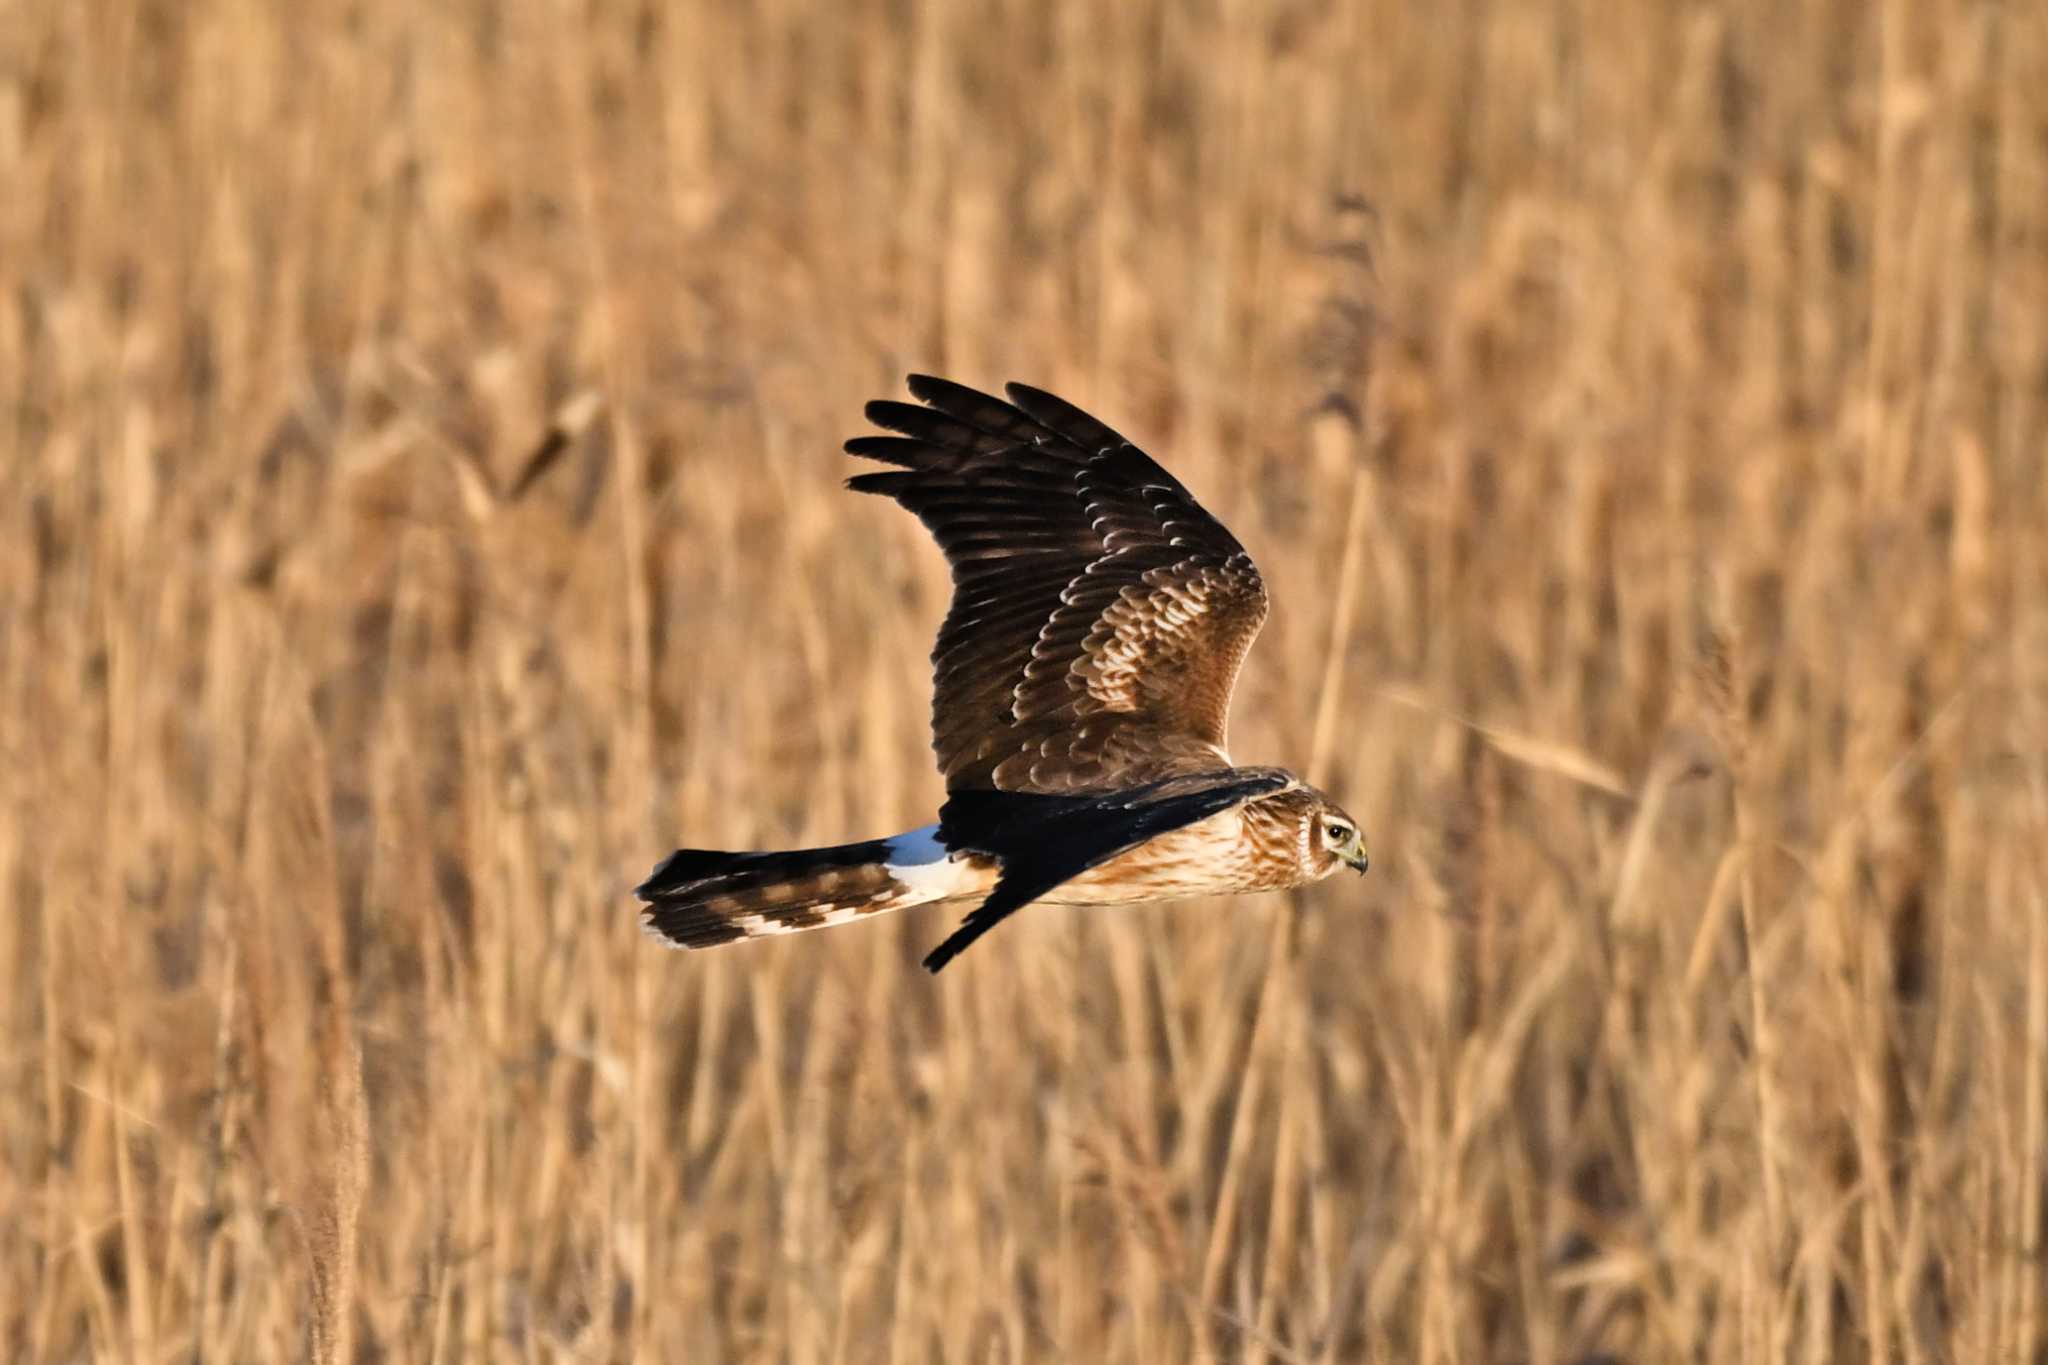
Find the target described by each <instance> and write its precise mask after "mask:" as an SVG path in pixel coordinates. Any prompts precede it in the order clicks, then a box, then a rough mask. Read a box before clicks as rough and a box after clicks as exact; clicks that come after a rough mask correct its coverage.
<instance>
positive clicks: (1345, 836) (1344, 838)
mask: <svg viewBox="0 0 2048 1365" xmlns="http://www.w3.org/2000/svg"><path fill="white" fill-rule="evenodd" d="M1325 832H1326V833H1327V834H1328V836H1329V839H1330V842H1331V843H1333V844H1343V843H1349V842H1350V841H1351V826H1349V825H1336V824H1333V825H1331V826H1329V827H1328V829H1327V830H1326V831H1325Z"/></svg>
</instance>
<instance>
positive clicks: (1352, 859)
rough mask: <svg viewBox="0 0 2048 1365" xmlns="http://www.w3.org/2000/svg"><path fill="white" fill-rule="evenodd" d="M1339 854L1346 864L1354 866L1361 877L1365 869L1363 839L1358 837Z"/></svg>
mask: <svg viewBox="0 0 2048 1365" xmlns="http://www.w3.org/2000/svg"><path fill="white" fill-rule="evenodd" d="M1339 856H1340V857H1342V858H1343V859H1344V862H1345V865H1346V866H1348V867H1352V868H1355V869H1356V870H1357V872H1358V875H1359V876H1361V877H1363V876H1364V875H1365V869H1366V865H1367V864H1366V858H1365V841H1364V840H1363V839H1360V840H1358V841H1356V842H1355V843H1353V844H1352V845H1351V847H1350V848H1349V849H1348V850H1346V851H1345V852H1344V853H1342V854H1340V855H1339Z"/></svg>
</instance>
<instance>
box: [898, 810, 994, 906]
mask: <svg viewBox="0 0 2048 1365" xmlns="http://www.w3.org/2000/svg"><path fill="white" fill-rule="evenodd" d="M886 847H887V848H888V850H889V856H888V862H887V867H888V871H889V875H890V876H892V877H894V878H895V879H896V880H897V881H899V882H901V883H903V885H905V886H906V887H908V888H910V890H911V892H912V893H913V894H914V895H916V896H917V897H919V898H920V899H923V900H938V899H940V898H942V897H945V896H958V895H964V894H966V893H968V892H970V891H972V890H974V889H975V888H974V878H973V874H972V873H971V872H970V871H969V870H968V869H967V868H966V867H963V866H961V865H960V864H959V863H956V862H954V861H953V855H952V851H951V850H949V849H948V848H947V847H946V846H945V845H944V844H942V843H940V842H939V827H938V826H937V825H926V826H925V827H924V828H923V829H914V830H911V831H910V832H909V833H908V834H899V835H897V836H896V837H895V838H893V839H891V840H889V841H888V842H887V845H886Z"/></svg>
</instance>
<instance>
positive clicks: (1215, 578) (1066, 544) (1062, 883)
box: [635, 375, 1366, 972]
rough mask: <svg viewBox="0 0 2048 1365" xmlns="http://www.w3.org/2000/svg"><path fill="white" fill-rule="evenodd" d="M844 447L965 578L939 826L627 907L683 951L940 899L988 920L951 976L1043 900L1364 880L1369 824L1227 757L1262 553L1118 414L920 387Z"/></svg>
mask: <svg viewBox="0 0 2048 1365" xmlns="http://www.w3.org/2000/svg"><path fill="white" fill-rule="evenodd" d="M910 392H911V394H912V395H913V396H915V397H916V398H918V399H919V400H920V401H921V402H922V403H923V404H924V406H923V407H918V406H915V405H913V404H909V403H892V402H875V403H870V404H868V406H867V417H868V420H869V421H870V422H872V423H874V424H875V425H876V426H878V427H881V428H883V429H884V430H886V431H889V432H894V433H896V434H895V435H890V436H861V437H857V438H855V439H853V440H851V441H848V442H847V443H846V450H847V453H848V454H851V455H858V456H860V457H862V458H864V459H869V460H875V461H878V462H880V463H882V464H885V465H890V466H893V468H890V469H887V470H880V471H876V472H873V473H867V474H861V475H858V476H856V477H855V478H853V479H851V480H849V481H848V487H850V488H853V489H855V490H856V491H858V492H862V493H879V494H881V495H883V496H884V497H889V498H894V499H895V500H896V501H897V502H899V503H901V504H903V506H905V507H906V508H908V509H910V511H912V512H914V513H916V514H917V517H918V519H919V520H920V521H922V522H924V524H925V525H926V526H927V527H928V528H930V530H931V532H932V534H933V536H935V537H936V538H937V540H938V542H939V546H940V548H941V549H942V550H944V551H945V555H946V559H947V562H948V563H949V564H950V565H951V567H952V571H953V603H952V607H951V609H950V610H949V611H948V612H947V613H946V620H945V623H944V624H943V625H941V626H940V627H939V639H938V643H937V644H936V645H935V646H934V647H933V649H932V668H933V673H934V686H933V697H932V748H933V749H934V750H935V751H936V752H937V754H938V760H939V770H940V772H941V773H943V774H944V776H945V779H946V801H945V804H944V805H943V806H942V807H941V808H940V810H939V819H938V823H937V824H933V825H927V826H925V827H924V828H923V829H919V830H913V831H911V832H910V833H908V834H899V835H897V836H895V837H894V838H891V839H872V840H869V841H867V842H865V843H858V844H844V845H841V846H839V847H837V848H813V849H803V850H800V851H796V852H788V853H718V852H712V851H710V850H707V849H694V848H685V849H678V850H677V851H676V852H674V853H672V854H670V855H669V856H668V857H667V858H666V859H664V860H663V861H662V863H661V865H660V866H658V867H656V868H655V869H654V873H653V875H652V876H650V877H649V878H648V879H647V880H646V881H645V882H644V883H642V884H641V886H640V887H639V888H638V890H637V891H636V893H635V894H636V895H638V897H639V898H640V900H641V901H642V902H643V903H644V910H643V912H642V913H643V917H644V923H645V926H646V928H647V930H648V932H649V933H651V934H653V935H655V936H656V937H658V938H661V939H662V940H664V941H665V942H668V943H670V944H674V945H676V946H679V947H684V948H709V947H713V946H715V945H717V944H720V943H730V942H732V941H734V940H735V939H743V938H758V937H761V936H763V935H766V934H788V933H795V932H797V931H799V930H803V929H819V928H823V927H825V926H827V925H832V924H846V923H849V922H851V921H853V920H858V919H865V918H868V917H870V916H873V915H879V914H881V913H883V912H884V911H888V910H901V909H903V908H905V907H907V906H912V905H924V904H927V903H929V902H932V901H947V902H959V903H962V904H969V905H972V906H973V910H972V912H971V913H970V914H968V916H967V917H966V919H965V920H964V921H962V923H961V924H960V927H959V928H958V929H956V930H955V931H954V932H953V935H952V936H951V937H950V938H948V939H947V940H946V941H945V942H943V943H941V944H940V945H939V946H938V947H937V948H934V949H933V950H932V952H931V954H930V955H929V956H928V957H926V958H925V960H924V965H925V966H926V968H928V969H929V970H931V971H934V972H936V971H938V970H939V969H940V968H941V967H944V966H945V965H946V964H947V963H948V962H951V961H952V960H953V959H954V958H955V957H956V956H958V955H959V953H960V952H961V950H962V949H964V948H966V947H967V945H968V944H970V943H972V942H974V940H976V939H977V938H980V937H981V936H982V935H983V934H985V933H987V932H988V931H989V930H990V929H992V928H994V927H995V925H996V924H997V923H998V922H999V921H1000V920H1002V919H1003V918H1004V917H1005V916H1007V915H1009V914H1010V913H1011V912H1012V911H1015V910H1016V909H1018V908H1019V907H1021V906H1024V905H1027V904H1029V903H1030V902H1032V901H1039V900H1042V901H1049V902H1053V903H1055V904H1064V905H1131V904H1136V903H1138V902H1141V901H1157V900H1170V899H1175V898H1179V897H1183V896H1205V895H1212V894H1217V893H1222V892H1238V891H1277V890H1283V889H1286V888H1288V887H1295V886H1302V885H1305V884H1307V883H1309V882H1315V881H1320V880H1322V879H1323V878H1324V877H1327V876H1329V875H1330V874H1331V873H1333V872H1335V871H1337V869H1339V868H1341V867H1351V868H1356V869H1357V870H1358V871H1359V872H1364V871H1365V866H1366V859H1365V846H1364V842H1363V840H1362V839H1361V837H1360V835H1359V829H1358V822H1357V821H1355V820H1353V819H1352V818H1351V817H1350V816H1348V815H1346V814H1345V813H1344V812H1343V811H1342V810H1339V809H1338V808H1337V806H1336V805H1335V804H1334V803H1332V802H1331V800H1330V799H1329V798H1328V797H1327V796H1325V795H1323V793H1321V792H1319V791H1317V790H1316V789H1315V788H1314V787H1311V786H1309V785H1308V784H1307V783H1306V782H1303V781H1302V780H1301V779H1300V778H1298V777H1296V776H1294V774H1292V773H1289V772H1287V771H1285V770H1283V769H1280V768H1240V767H1236V766H1234V765H1233V764H1232V763H1231V761H1230V755H1229V754H1228V753H1226V752H1225V751H1224V724H1225V720H1226V718H1227V715H1228V712H1229V709H1230V691H1231V686H1232V684H1233V683H1235V681H1236V680H1237V670H1238V665H1239V664H1241V663H1242V662H1243V661H1244V656H1245V652H1246V650H1248V649H1249V648H1250V647H1251V643H1252V637H1253V636H1255V635H1257V634H1258V632H1259V626H1260V625H1261V624H1262V623H1263V622H1264V621H1265V619H1266V588H1265V585H1264V583H1262V582H1261V581H1260V579H1259V571H1258V569H1257V568H1256V567H1254V566H1253V564H1252V560H1251V556H1250V555H1248V554H1246V553H1245V551H1244V547H1243V546H1242V545H1239V544H1238V543H1237V540H1236V538H1235V537H1233V536H1232V535H1231V534H1230V532H1229V531H1227V530H1225V529H1224V528H1223V526H1222V524H1221V523H1220V522H1218V521H1217V520H1216V519H1215V518H1214V517H1212V516H1210V515H1209V514H1208V513H1207V512H1205V511H1203V510H1202V508H1201V507H1200V505H1199V504H1197V503H1196V502H1195V500H1194V498H1193V496H1191V495H1190V494H1189V493H1188V491H1187V489H1185V488H1183V487H1181V485H1180V484H1179V483H1178V482H1177V481H1176V480H1175V479H1174V477H1173V476H1172V475H1171V474H1168V473H1167V472H1166V471H1165V470H1164V469H1161V468H1160V467H1159V466H1158V465H1157V464H1155V463H1153V462H1152V460H1151V459H1150V458H1149V457H1147V456H1146V455H1145V453H1144V452H1143V451H1141V450H1139V449H1138V448H1137V447H1136V446H1134V445H1132V444H1131V443H1130V442H1129V441H1126V440H1125V439H1124V438H1123V437H1121V436H1119V435H1117V434H1116V433H1115V432H1113V431H1111V430H1110V429H1109V428H1108V427H1106V426H1104V425H1102V423H1100V422H1098V421H1096V420H1095V419H1094V418H1093V417H1090V416H1088V415H1087V414H1086V413H1084V412H1082V411H1081V410H1080V409H1078V408H1076V407H1074V406H1073V405H1072V404H1069V403H1067V402H1065V401H1063V400H1061V399H1058V398H1055V397H1053V396H1052V395H1051V394H1049V393H1045V392H1042V391H1040V390H1038V389H1033V388H1027V387H1025V386H1024V385H1022V384H1012V385H1010V386H1009V387H1008V389H1007V392H1008V394H1009V398H1010V401H1009V402H1007V403H1006V402H1003V401H1002V400H1001V399H999V398H995V397H992V396H990V395H988V394H984V393H977V392H975V391H974V390H973V389H969V388H963V387H962V386H960V385H958V384H954V383H950V382H948V381H946V380H943V379H933V378H929V377H927V376H923V375H914V376H912V377H911V380H910Z"/></svg>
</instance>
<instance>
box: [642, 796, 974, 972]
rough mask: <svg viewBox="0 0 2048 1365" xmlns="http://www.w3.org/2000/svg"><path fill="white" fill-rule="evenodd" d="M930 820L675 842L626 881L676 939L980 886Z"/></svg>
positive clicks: (705, 940) (811, 920) (896, 905)
mask: <svg viewBox="0 0 2048 1365" xmlns="http://www.w3.org/2000/svg"><path fill="white" fill-rule="evenodd" d="M936 835H937V826H932V827H930V828H928V829H923V830H917V831H914V832H912V833H910V834H901V835H898V836H896V837H895V838H893V839H870V840H868V841H867V842H865V843H859V844H842V845H840V846H838V847H836V848H806V849H797V850H794V851H792V852H788V853H720V852H715V851H713V850H710V849H699V848H680V849H677V850H676V851H675V852H674V853H671V854H670V855H669V856H668V857H667V858H665V859H663V860H662V862H661V865H660V866H658V867H656V868H655V869H654V872H653V875H651V876H650V877H648V879H647V880H646V881H645V882H642V883H641V884H640V886H639V887H638V888H636V889H635V891H634V893H633V894H634V895H636V896H638V897H639V898H640V900H641V901H642V902H644V909H643V910H642V911H641V922H642V924H643V925H644V926H645V928H646V929H647V932H648V933H650V934H653V935H654V936H655V937H657V938H659V939H662V940H663V941H664V942H667V943H670V944H672V945H674V946H676V947H679V948H711V947H716V946H717V945H718V944H721V943H732V942H735V941H736V940H739V939H743V938H760V937H762V936H764V935H767V934H794V933H797V932H800V931H801V930H804V929H822V928H825V927H827V926H829V925H834V924H846V923H849V922H851V921H853V920H856V919H864V918H867V917H868V916H871V915H879V914H883V913H886V912H887V911H890V910H901V909H904V908H905V907H907V906H912V905H923V904H925V903H926V902H928V901H935V900H945V899H949V898H951V897H953V896H956V895H965V894H971V893H972V892H973V890H974V889H976V888H977V886H978V887H979V889H983V890H985V889H986V887H987V884H988V883H992V882H993V880H994V878H993V874H992V873H991V874H988V875H987V876H984V877H979V878H977V877H976V876H975V874H974V870H973V869H972V868H970V867H969V866H968V865H967V864H966V863H964V862H955V861H954V860H953V859H952V858H951V856H950V855H949V853H948V852H947V850H946V848H945V847H944V846H943V845H942V844H940V843H939V842H938V840H937V838H936Z"/></svg>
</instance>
